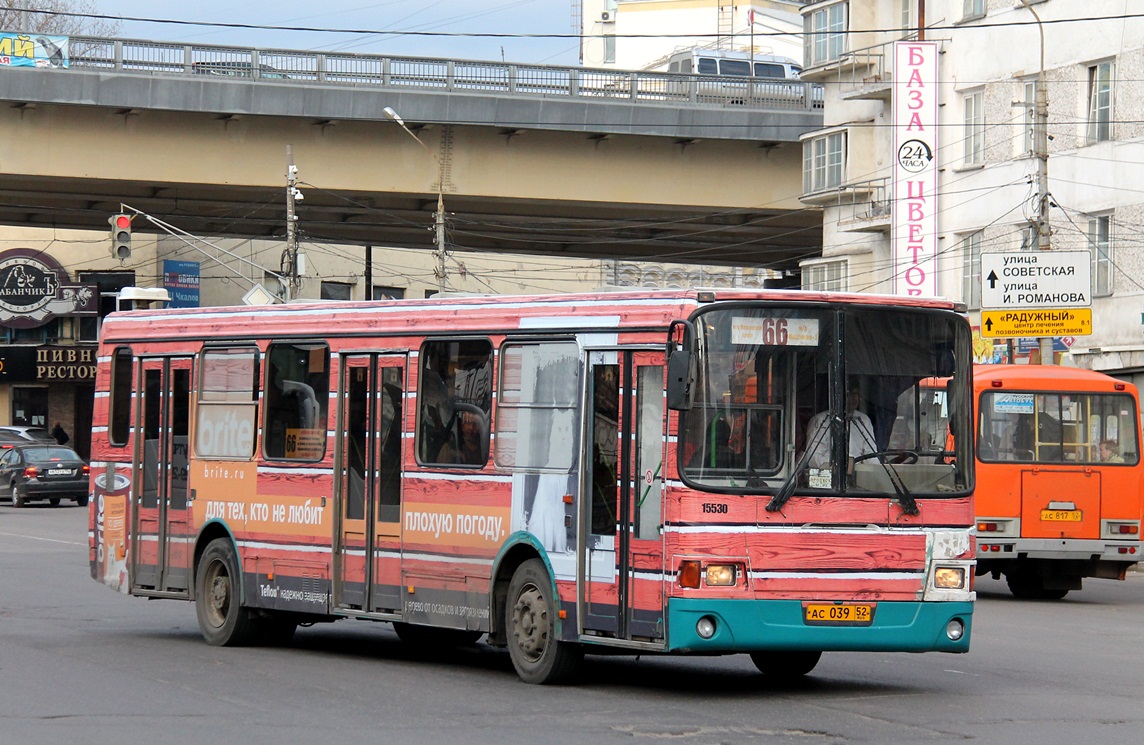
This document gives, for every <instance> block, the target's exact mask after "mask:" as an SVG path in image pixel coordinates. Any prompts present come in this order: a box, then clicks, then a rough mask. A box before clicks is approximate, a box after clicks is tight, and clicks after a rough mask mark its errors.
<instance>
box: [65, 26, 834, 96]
mask: <svg viewBox="0 0 1144 745" xmlns="http://www.w3.org/2000/svg"><path fill="white" fill-rule="evenodd" d="M71 66H72V67H76V68H98V69H106V70H119V71H123V72H133V73H150V74H165V75H212V76H227V77H236V78H252V79H258V80H266V81H269V82H274V83H283V84H290V83H298V84H305V83H319V84H328V85H347V86H371V87H372V86H376V87H380V88H390V89H395V90H410V89H418V90H440V91H468V92H479V91H483V92H489V93H502V94H507V95H520V96H529V97H531V96H541V97H562V98H594V99H599V98H605V99H617V100H629V101H632V102H636V103H638V102H648V103H665V102H666V103H671V102H675V103H679V104H691V105H702V106H725V107H741V108H747V109H762V110H801V109H808V110H818V109H821V108H822V106H823V95H822V87H821V86H819V85H813V84H810V83H803V82H802V81H799V80H790V79H785V78H784V79H770V78H742V77H720V76H712V75H683V74H677V73H661V72H645V71H627V70H612V69H598V68H586V67H556V66H549V65H526V64H514V63H507V62H485V61H477V60H453V59H439V58H433V57H392V56H379V55H366V54H340V53H327V52H307V51H292V50H285V49H251V48H246V47H220V46H202V45H197V44H194V45H191V44H175V43H166V42H157V41H144V40H138V39H111V38H102V37H94V36H73V37H71Z"/></svg>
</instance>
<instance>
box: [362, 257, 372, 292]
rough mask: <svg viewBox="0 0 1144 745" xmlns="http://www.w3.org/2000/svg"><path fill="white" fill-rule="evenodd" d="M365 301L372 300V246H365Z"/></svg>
mask: <svg viewBox="0 0 1144 745" xmlns="http://www.w3.org/2000/svg"><path fill="white" fill-rule="evenodd" d="M363 279H365V299H366V300H373V246H371V245H370V244H368V243H367V244H366V246H365V277H363Z"/></svg>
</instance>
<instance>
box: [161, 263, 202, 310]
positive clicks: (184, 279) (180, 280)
mask: <svg viewBox="0 0 1144 745" xmlns="http://www.w3.org/2000/svg"><path fill="white" fill-rule="evenodd" d="M163 288H164V289H166V290H167V292H169V293H170V294H171V304H170V305H169V306H168V307H170V308H197V307H199V262H197V261H170V260H168V259H164V260H163Z"/></svg>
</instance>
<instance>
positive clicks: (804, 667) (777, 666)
mask: <svg viewBox="0 0 1144 745" xmlns="http://www.w3.org/2000/svg"><path fill="white" fill-rule="evenodd" d="M821 658H822V652H802V651H778V650H776V651H774V652H751V662H753V663H755V667H757V668H758V669H759V672H760V673H762V674H763V675H766V676H767V677H770V678H786V679H792V678H801V677H802V676H803V675H806V674H807V673H809V672H810V671H811V670H813V669H814V667H815V665H817V664H818V661H819V659H821Z"/></svg>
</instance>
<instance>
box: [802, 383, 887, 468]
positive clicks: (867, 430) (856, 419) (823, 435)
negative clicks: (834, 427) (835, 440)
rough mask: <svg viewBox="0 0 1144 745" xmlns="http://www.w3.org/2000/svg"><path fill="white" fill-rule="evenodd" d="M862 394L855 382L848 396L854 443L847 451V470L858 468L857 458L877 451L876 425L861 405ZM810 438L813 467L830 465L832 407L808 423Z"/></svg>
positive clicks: (850, 424) (847, 407)
mask: <svg viewBox="0 0 1144 745" xmlns="http://www.w3.org/2000/svg"><path fill="white" fill-rule="evenodd" d="M860 402H861V394H860V393H859V391H858V387H857V386H855V385H851V386H850V389H849V392H848V393H847V398H846V419H847V421H848V425H849V428H850V446H849V448H848V451H847V455H848V456H849V458H850V460H849V464H848V465H847V473H849V472H851V471H852V470H853V468H854V459H855V458H858V457H861V456H863V455H868V454H869V453H872V452H874V425H873V424H872V423H871V422H870V417H868V416H866V414H865V413H864V412H862V411H861V410H860V409H859V408H858V404H859V403H860ZM806 441H807V443H809V445H808V447H810V449H811V453H810V467H811V468H818V469H829V468H830V452H831V449H832V448H831V442H832V441H831V437H830V411H829V410H826V411H820V412H818V413H817V414H815V415H814V416H813V417H811V419H810V423H809V424H808V425H807V427H806Z"/></svg>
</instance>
